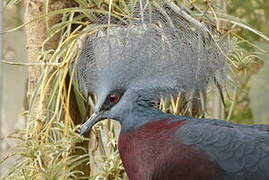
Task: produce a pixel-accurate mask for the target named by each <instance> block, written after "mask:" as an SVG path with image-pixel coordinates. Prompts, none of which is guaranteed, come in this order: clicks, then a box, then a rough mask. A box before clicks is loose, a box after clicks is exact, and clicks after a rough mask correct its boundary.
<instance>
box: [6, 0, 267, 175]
mask: <svg viewBox="0 0 269 180" xmlns="http://www.w3.org/2000/svg"><path fill="white" fill-rule="evenodd" d="M46 2H48V1H45V3H46ZM75 2H76V3H77V7H72V8H66V9H61V10H56V11H50V12H49V11H46V12H47V13H46V14H44V15H43V16H41V17H36V19H34V20H33V21H37V20H40V19H44V18H45V19H46V18H48V17H51V16H53V15H56V14H59V15H62V21H61V22H59V23H57V24H55V25H54V26H52V27H49V36H48V39H47V40H46V41H45V42H44V44H45V43H46V42H47V41H49V39H50V38H52V37H53V36H54V35H55V34H57V33H60V34H61V39H60V41H59V44H58V46H57V48H56V49H54V50H52V49H49V50H45V48H42V50H41V52H39V53H40V59H41V62H40V63H37V64H35V63H26V64H17V65H29V66H40V68H41V75H40V77H39V80H38V82H37V86H36V89H35V91H34V92H33V94H31V99H30V102H29V109H28V110H27V112H26V118H27V128H26V129H25V130H21V131H18V132H15V133H14V134H12V135H11V136H10V137H12V138H16V139H19V140H20V143H19V144H18V146H17V147H16V149H15V150H14V152H13V154H12V155H11V156H15V157H16V159H17V160H16V162H15V164H14V167H13V168H12V169H10V170H9V174H8V176H6V177H4V179H12V180H13V179H27V180H30V179H47V180H51V179H78V178H85V179H89V178H90V179H127V177H126V174H125V173H124V169H123V167H122V163H121V161H120V159H119V155H118V153H117V143H116V141H117V134H118V129H119V127H118V125H115V124H114V123H113V122H112V121H111V120H108V121H104V122H102V123H99V124H98V125H96V126H95V127H94V128H93V130H92V132H91V133H90V135H89V137H88V138H82V137H81V136H79V135H78V134H77V133H76V130H77V129H78V126H77V124H79V123H82V122H83V121H85V120H86V118H87V117H89V115H90V114H91V113H92V108H93V104H94V102H95V99H94V96H86V97H85V96H84V95H82V94H81V93H80V91H79V89H78V86H77V84H76V82H75V81H74V78H73V73H74V72H73V71H72V70H71V69H72V68H70V67H71V66H72V63H74V62H75V61H76V59H77V58H78V54H79V51H78V48H77V41H78V39H79V38H80V37H82V36H84V35H85V34H91V33H94V32H96V31H98V30H99V29H102V28H103V26H105V25H104V24H102V25H101V24H100V25H96V24H95V25H93V24H92V23H94V22H96V19H98V15H107V14H108V13H111V17H113V18H115V19H118V20H121V19H122V18H123V17H130V16H131V14H132V11H133V7H134V6H133V4H135V2H136V0H130V1H127V0H117V1H115V0H114V1H109V0H93V1H90V0H89V1H88V0H75ZM160 2H162V3H167V5H168V6H171V7H173V10H174V11H175V12H176V13H179V12H178V11H179V10H180V8H179V4H180V6H181V8H183V9H184V13H185V14H184V13H183V17H184V18H185V19H187V20H188V21H190V22H192V23H194V24H196V25H197V26H200V25H201V22H202V23H207V24H210V25H211V26H212V27H214V28H215V29H216V30H217V31H219V33H220V34H221V36H226V37H227V38H229V39H233V40H232V41H231V42H232V43H233V44H232V45H233V48H232V51H231V52H230V54H229V58H228V59H227V62H228V63H230V64H231V65H232V66H233V68H234V70H235V73H238V72H241V71H242V70H243V71H244V70H245V69H246V68H247V65H248V64H249V63H252V61H253V59H254V58H255V54H249V53H248V52H246V51H245V50H244V49H242V47H240V45H239V43H240V41H241V37H240V36H239V35H238V34H236V33H235V32H234V31H235V29H234V28H235V26H234V25H236V26H239V27H241V28H245V29H247V30H249V31H251V32H253V33H255V34H257V35H258V36H260V37H261V38H263V39H265V40H267V41H268V37H266V36H265V35H264V34H262V33H261V32H259V31H257V30H255V29H253V28H251V27H249V26H248V25H246V24H244V23H243V22H241V21H240V20H239V19H236V18H234V17H231V16H228V15H227V14H226V13H224V11H222V9H221V7H219V5H218V4H217V3H214V4H213V3H206V2H199V1H188V0H182V1H180V0H162V1H161V0H160V1H158V0H152V1H149V3H156V4H158V3H160ZM8 3H10V4H13V3H15V1H14V0H10V1H6V4H7V5H8ZM181 15H182V14H181ZM29 23H30V22H25V23H24V24H23V25H21V26H19V27H16V28H14V29H12V30H10V31H14V30H17V29H19V28H21V27H24V26H25V25H26V24H29ZM247 43H248V44H249V46H251V45H252V44H251V43H249V42H247ZM254 48H255V47H254ZM257 50H258V51H259V49H257ZM259 53H264V52H261V51H260V52H259ZM6 63H8V62H6ZM47 88H49V89H50V90H49V91H47ZM220 92H221V94H222V91H220ZM236 92H237V88H235V90H234V93H232V94H235V95H234V96H232V100H231V101H229V102H232V103H229V102H228V106H226V109H225V111H226V112H227V113H226V115H225V117H226V119H227V120H231V116H232V113H233V111H234V107H235V105H234V104H233V102H234V99H236V98H237V94H236ZM47 93H48V94H47ZM205 94H206V92H200V93H198V96H197V97H198V98H199V97H200V102H199V109H200V110H199V111H198V112H197V111H196V113H194V114H193V109H192V108H197V107H194V105H193V104H192V102H191V101H190V100H191V99H192V98H191V97H192V95H193V94H192V93H188V94H185V93H184V94H180V95H179V97H178V98H176V99H174V100H171V101H164V100H162V102H161V104H160V109H161V110H163V111H166V112H170V113H174V114H183V115H186V114H187V115H196V116H203V115H204V114H206V102H207V101H206V98H205ZM45 100H46V111H45V112H42V114H41V116H40V114H38V115H39V116H38V117H39V119H36V117H37V116H36V115H37V113H40V112H36V111H35V107H34V106H35V105H36V104H40V103H41V102H43V101H45ZM210 100H211V99H210V98H209V99H208V101H210ZM37 101H38V102H37ZM226 101H227V98H226ZM220 102H221V101H220ZM73 104H75V106H76V107H77V109H72V107H73V106H74V105H73ZM72 110H73V111H74V110H75V111H76V112H75V113H76V114H77V115H76V119H74V116H73V115H72V114H73V113H74V112H72ZM40 117H41V118H40ZM85 141H86V142H87V143H88V142H89V144H90V145H89V148H88V149H87V148H85V146H84V145H83V143H85ZM88 153H89V155H88ZM85 162H89V166H90V167H91V172H90V176H87V177H85V176H84V175H83V174H85V173H86V172H85V171H84V170H85V168H84V167H81V164H85Z"/></svg>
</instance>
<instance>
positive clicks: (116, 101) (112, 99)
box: [109, 94, 119, 103]
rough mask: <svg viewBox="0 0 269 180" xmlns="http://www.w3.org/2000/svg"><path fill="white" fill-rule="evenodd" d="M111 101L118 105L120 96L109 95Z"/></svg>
mask: <svg viewBox="0 0 269 180" xmlns="http://www.w3.org/2000/svg"><path fill="white" fill-rule="evenodd" d="M109 101H110V102H111V103H118V102H119V96H117V95H116V94H110V95H109Z"/></svg>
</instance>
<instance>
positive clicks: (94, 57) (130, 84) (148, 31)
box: [76, 15, 225, 134]
mask: <svg viewBox="0 0 269 180" xmlns="http://www.w3.org/2000/svg"><path fill="white" fill-rule="evenodd" d="M169 17H171V15H170V16H169ZM224 59H225V57H224V56H223V55H222V53H221V52H220V51H219V49H218V48H217V47H216V44H215V41H213V40H212V39H210V36H209V35H208V33H207V32H205V31H204V30H202V29H195V28H193V27H192V26H191V25H190V23H188V22H186V21H184V20H183V19H180V18H178V17H177V18H176V17H175V18H171V19H158V18H157V20H156V21H153V20H152V19H151V20H150V21H146V20H145V19H144V20H143V22H141V23H137V22H135V23H130V24H129V25H124V26H123V25H117V26H113V27H110V28H107V29H104V30H100V31H98V33H96V34H95V35H93V36H89V37H87V38H86V40H85V41H84V43H83V47H82V51H81V54H80V58H79V60H78V62H77V65H76V77H77V78H76V79H77V81H78V84H79V86H80V88H81V89H82V90H83V91H87V92H88V91H91V92H93V93H95V94H96V95H97V103H96V105H95V112H94V113H93V115H92V116H91V117H90V118H89V119H88V120H87V121H86V123H84V124H83V126H82V128H81V134H84V133H85V132H87V131H89V130H90V129H91V127H92V126H93V125H94V124H96V123H97V122H99V121H100V120H102V119H115V120H118V121H119V122H120V123H121V125H122V128H126V127H136V126H138V124H139V123H140V124H141V123H143V122H147V121H149V120H150V118H149V116H154V115H153V114H154V113H155V112H156V110H155V109H154V105H155V102H156V101H157V100H158V99H160V98H161V97H166V96H168V95H169V97H170V95H171V94H172V95H174V94H178V92H183V91H188V90H192V89H203V88H205V87H206V86H207V85H208V83H209V82H210V81H211V80H213V79H216V78H218V77H222V74H223V72H224Z"/></svg>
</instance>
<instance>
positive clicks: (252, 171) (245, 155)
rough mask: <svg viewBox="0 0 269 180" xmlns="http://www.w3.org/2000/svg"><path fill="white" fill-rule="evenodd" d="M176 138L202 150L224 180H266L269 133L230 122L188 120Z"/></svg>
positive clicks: (268, 175)
mask: <svg viewBox="0 0 269 180" xmlns="http://www.w3.org/2000/svg"><path fill="white" fill-rule="evenodd" d="M176 135H177V137H178V138H180V140H181V141H183V143H184V144H187V145H191V146H192V147H194V148H197V149H200V150H202V151H204V152H206V153H207V154H208V155H209V157H210V158H211V160H212V161H214V162H216V163H217V164H218V165H219V166H220V167H221V168H222V169H223V171H224V179H225V180H252V179H255V180H269V132H268V131H264V130H261V129H260V128H256V127H251V126H243V125H242V126H240V125H234V124H230V123H216V122H215V121H212V122H210V121H209V122H206V123H203V120H201V121H200V122H199V123H198V122H197V121H195V122H188V123H186V125H184V126H182V127H181V128H180V129H179V130H178V132H177V134H176Z"/></svg>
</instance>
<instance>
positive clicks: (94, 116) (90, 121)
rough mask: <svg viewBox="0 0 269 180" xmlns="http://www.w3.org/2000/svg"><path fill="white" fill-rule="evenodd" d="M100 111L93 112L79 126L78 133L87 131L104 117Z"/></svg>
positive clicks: (81, 133)
mask: <svg viewBox="0 0 269 180" xmlns="http://www.w3.org/2000/svg"><path fill="white" fill-rule="evenodd" d="M102 114H103V113H102V112H98V113H93V114H92V115H91V117H90V118H89V119H88V120H87V121H86V122H85V123H84V124H83V125H82V126H81V129H80V135H83V134H85V133H86V132H88V131H89V130H90V129H91V128H92V127H93V126H94V125H95V124H96V123H98V122H99V121H101V120H102V119H104V118H103V117H102Z"/></svg>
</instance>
